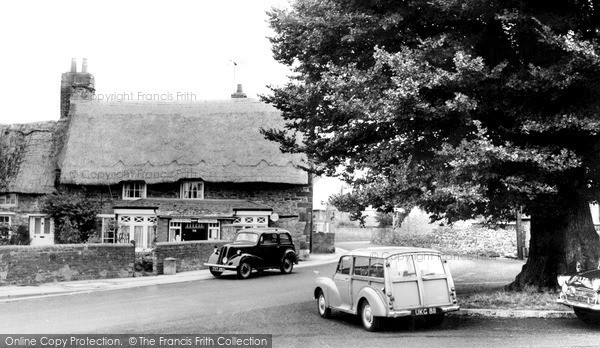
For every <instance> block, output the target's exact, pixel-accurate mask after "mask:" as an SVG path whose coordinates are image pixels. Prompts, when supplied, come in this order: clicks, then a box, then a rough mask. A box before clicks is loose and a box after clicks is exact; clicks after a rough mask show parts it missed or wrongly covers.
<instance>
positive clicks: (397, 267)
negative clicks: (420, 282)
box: [388, 255, 417, 281]
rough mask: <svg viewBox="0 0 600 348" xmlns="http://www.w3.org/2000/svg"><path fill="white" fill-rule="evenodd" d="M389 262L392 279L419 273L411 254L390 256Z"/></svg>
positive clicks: (400, 278)
mask: <svg viewBox="0 0 600 348" xmlns="http://www.w3.org/2000/svg"><path fill="white" fill-rule="evenodd" d="M388 262H389V263H390V278H391V280H392V281H394V280H402V279H405V278H408V277H414V276H416V275H417V272H416V271H415V264H414V262H413V257H412V256H411V255H395V256H392V257H390V258H389V259H388Z"/></svg>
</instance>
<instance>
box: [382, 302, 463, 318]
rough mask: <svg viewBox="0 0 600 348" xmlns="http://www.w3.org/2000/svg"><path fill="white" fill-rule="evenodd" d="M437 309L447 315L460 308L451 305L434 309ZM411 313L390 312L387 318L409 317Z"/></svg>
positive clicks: (409, 311)
mask: <svg viewBox="0 0 600 348" xmlns="http://www.w3.org/2000/svg"><path fill="white" fill-rule="evenodd" d="M436 308H439V309H440V310H441V311H442V313H448V312H455V311H458V310H460V306H459V305H453V306H443V307H436ZM412 313H413V311H412V310H410V309H409V310H402V311H390V312H389V314H388V317H390V318H400V317H409V316H411V315H412Z"/></svg>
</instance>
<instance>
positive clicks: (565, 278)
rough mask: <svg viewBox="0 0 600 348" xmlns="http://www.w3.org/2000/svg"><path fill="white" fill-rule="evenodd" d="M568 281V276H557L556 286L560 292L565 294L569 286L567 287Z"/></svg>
mask: <svg viewBox="0 0 600 348" xmlns="http://www.w3.org/2000/svg"><path fill="white" fill-rule="evenodd" d="M569 279H571V277H570V276H564V275H561V276H558V277H557V279H556V280H557V281H558V285H559V286H560V288H561V290H562V292H567V289H568V288H569V286H568V285H567V282H568V281H569Z"/></svg>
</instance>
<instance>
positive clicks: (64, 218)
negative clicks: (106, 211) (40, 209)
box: [44, 193, 100, 244]
mask: <svg viewBox="0 0 600 348" xmlns="http://www.w3.org/2000/svg"><path fill="white" fill-rule="evenodd" d="M44 210H45V211H47V212H48V214H49V215H50V217H52V218H53V219H54V221H55V227H56V228H55V233H54V240H55V242H56V243H59V244H60V243H86V242H87V241H88V239H89V238H90V236H91V235H92V234H93V233H94V232H95V230H96V215H97V214H98V213H99V210H100V208H99V206H98V203H97V202H95V201H92V200H89V199H87V198H85V197H81V196H77V195H74V194H71V193H56V194H52V195H49V196H48V197H47V198H46V200H45V202H44Z"/></svg>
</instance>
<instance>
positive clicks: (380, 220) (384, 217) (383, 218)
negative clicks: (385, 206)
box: [375, 212, 394, 227]
mask: <svg viewBox="0 0 600 348" xmlns="http://www.w3.org/2000/svg"><path fill="white" fill-rule="evenodd" d="M375 220H376V221H377V224H378V225H379V227H391V226H392V224H393V223H394V216H393V215H392V213H380V212H377V214H376V215H375Z"/></svg>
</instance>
